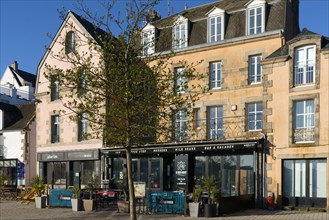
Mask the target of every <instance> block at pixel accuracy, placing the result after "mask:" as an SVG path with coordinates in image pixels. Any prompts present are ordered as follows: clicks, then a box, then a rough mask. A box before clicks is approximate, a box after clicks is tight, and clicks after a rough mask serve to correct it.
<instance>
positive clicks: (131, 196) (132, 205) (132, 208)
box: [126, 146, 137, 220]
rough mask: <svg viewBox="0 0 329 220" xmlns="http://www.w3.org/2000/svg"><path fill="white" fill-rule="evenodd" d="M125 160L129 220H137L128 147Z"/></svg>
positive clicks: (129, 149) (128, 147) (129, 148)
mask: <svg viewBox="0 0 329 220" xmlns="http://www.w3.org/2000/svg"><path fill="white" fill-rule="evenodd" d="M126 159H127V177H128V189H129V204H130V220H137V216H136V204H135V190H134V180H133V175H132V174H133V173H132V162H131V161H132V160H131V147H130V146H127V147H126Z"/></svg>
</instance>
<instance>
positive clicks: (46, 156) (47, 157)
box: [40, 152, 64, 161]
mask: <svg viewBox="0 0 329 220" xmlns="http://www.w3.org/2000/svg"><path fill="white" fill-rule="evenodd" d="M40 155H41V156H40V157H41V159H40V160H41V161H58V160H63V159H64V153H63V152H62V153H41V154H40Z"/></svg>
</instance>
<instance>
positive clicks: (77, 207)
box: [71, 186, 82, 211]
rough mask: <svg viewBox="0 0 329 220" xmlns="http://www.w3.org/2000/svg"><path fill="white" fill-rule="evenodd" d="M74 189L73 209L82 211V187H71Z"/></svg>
mask: <svg viewBox="0 0 329 220" xmlns="http://www.w3.org/2000/svg"><path fill="white" fill-rule="evenodd" d="M71 191H72V198H71V203H72V210H73V211H82V199H81V198H80V194H81V189H80V188H79V187H77V186H73V187H72V188H71Z"/></svg>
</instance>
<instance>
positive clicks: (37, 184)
mask: <svg viewBox="0 0 329 220" xmlns="http://www.w3.org/2000/svg"><path fill="white" fill-rule="evenodd" d="M32 190H34V193H35V195H36V196H35V206H36V207H37V208H39V209H40V208H46V202H47V197H46V196H42V194H43V193H44V192H45V190H46V186H45V184H44V182H43V179H42V178H41V177H40V176H39V175H37V176H35V177H33V178H32Z"/></svg>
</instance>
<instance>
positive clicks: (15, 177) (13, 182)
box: [0, 159, 24, 187]
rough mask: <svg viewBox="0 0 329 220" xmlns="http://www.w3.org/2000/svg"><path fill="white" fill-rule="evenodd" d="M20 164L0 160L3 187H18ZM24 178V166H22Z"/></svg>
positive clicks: (8, 160) (9, 160)
mask: <svg viewBox="0 0 329 220" xmlns="http://www.w3.org/2000/svg"><path fill="white" fill-rule="evenodd" d="M20 164H21V163H20V162H19V161H18V160H17V159H1V160H0V176H1V181H3V185H4V186H10V187H17V185H20V183H19V179H20V175H21V173H20V172H22V171H20V170H21V169H20V166H21V165H20ZM23 178H24V166H23ZM1 184H2V183H1Z"/></svg>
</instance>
